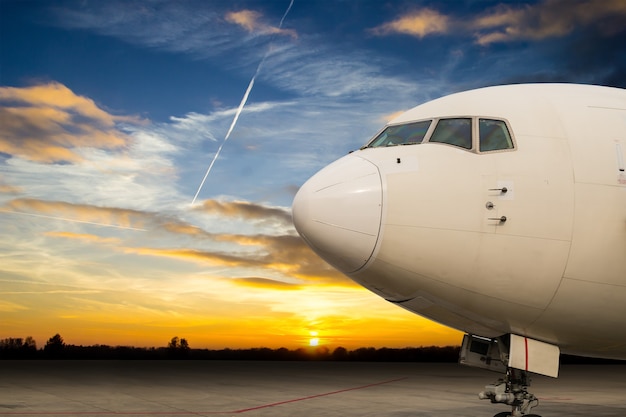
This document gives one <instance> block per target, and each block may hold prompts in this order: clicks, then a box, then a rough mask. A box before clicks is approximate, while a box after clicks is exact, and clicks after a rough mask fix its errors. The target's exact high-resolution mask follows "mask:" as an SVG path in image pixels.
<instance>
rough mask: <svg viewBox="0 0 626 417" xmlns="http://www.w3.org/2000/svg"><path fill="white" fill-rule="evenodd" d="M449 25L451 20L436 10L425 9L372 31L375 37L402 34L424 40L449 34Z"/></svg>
mask: <svg viewBox="0 0 626 417" xmlns="http://www.w3.org/2000/svg"><path fill="white" fill-rule="evenodd" d="M449 23H450V19H449V18H448V17H447V16H445V15H443V14H441V13H439V12H438V11H436V10H433V9H429V8H425V9H420V10H416V11H413V12H411V13H409V14H407V15H406V16H402V17H400V18H398V19H396V20H393V21H391V22H387V23H384V24H382V25H380V26H377V27H375V28H373V29H371V30H370V31H371V32H372V33H373V34H375V35H389V34H395V33H400V34H404V35H412V36H417V37H419V38H423V37H425V36H426V35H431V34H434V33H445V32H447V31H448V28H449Z"/></svg>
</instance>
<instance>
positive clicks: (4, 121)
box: [0, 82, 141, 164]
mask: <svg viewBox="0 0 626 417" xmlns="http://www.w3.org/2000/svg"><path fill="white" fill-rule="evenodd" d="M119 123H141V121H140V120H139V119H138V118H135V117H128V116H115V115H112V114H109V113H107V112H106V111H104V110H102V109H101V108H99V107H98V106H97V105H96V104H95V103H94V101H93V100H91V99H88V98H86V97H83V96H79V95H76V94H75V93H74V92H72V91H71V90H70V89H69V88H67V87H66V86H64V85H62V84H60V83H56V82H52V83H48V84H42V85H36V86H32V87H25V88H19V87H0V151H2V152H3V153H6V154H10V155H16V156H20V157H22V158H26V159H29V160H31V161H35V162H39V163H46V164H50V163H59V162H65V163H67V162H69V163H77V162H80V161H82V160H83V157H82V156H81V154H80V152H78V151H77V149H78V148H98V149H104V150H121V149H123V148H124V147H126V146H128V144H129V142H130V137H129V136H128V135H126V134H125V133H123V132H122V131H121V130H120V129H118V128H117V125H118V124H119Z"/></svg>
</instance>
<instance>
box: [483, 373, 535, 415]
mask: <svg viewBox="0 0 626 417" xmlns="http://www.w3.org/2000/svg"><path fill="white" fill-rule="evenodd" d="M529 386H530V376H529V373H528V372H526V371H522V370H520V369H515V368H507V370H506V377H505V379H498V381H496V382H495V383H493V384H490V385H487V386H485V390H484V391H482V392H481V393H480V394H478V398H480V399H481V400H491V402H492V403H502V404H507V405H510V406H511V407H512V409H511V412H510V413H509V412H504V413H498V414H496V415H495V416H494V417H522V416H525V417H539V416H537V415H536V414H528V412H529V411H530V410H531V409H532V408H534V407H536V406H537V405H539V400H538V399H537V397H535V395H534V394H531V393H530V392H528V387H529Z"/></svg>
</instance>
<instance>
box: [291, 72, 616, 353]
mask: <svg viewBox="0 0 626 417" xmlns="http://www.w3.org/2000/svg"><path fill="white" fill-rule="evenodd" d="M445 118H465V119H471V120H472V125H471V126H472V128H471V129H472V138H473V144H472V145H470V146H471V149H466V148H462V147H459V146H455V145H452V144H445V143H429V142H425V143H420V144H411V145H404V146H384V147H382V146H381V147H364V148H363V149H361V150H358V151H356V152H353V153H351V154H349V155H347V156H345V157H343V158H341V159H339V160H338V161H336V162H334V163H333V164H331V165H330V166H328V167H326V168H324V169H322V170H321V171H320V172H319V173H318V174H316V175H315V176H314V177H313V178H311V179H310V180H309V181H308V182H307V183H306V184H304V185H303V186H302V188H301V189H300V191H299V193H298V195H297V196H296V198H295V200H294V207H293V214H294V223H295V225H296V228H297V230H298V232H299V233H300V234H301V235H302V237H303V238H304V239H305V240H306V241H307V243H308V244H309V245H310V246H311V247H312V248H313V249H314V250H315V251H316V252H317V253H318V254H319V255H320V256H321V257H322V258H324V259H325V260H327V261H328V262H329V263H330V264H331V265H333V266H335V267H336V268H338V269H339V270H341V271H342V272H344V273H345V274H346V275H348V276H349V277H351V278H352V279H353V280H355V281H356V282H358V283H360V284H361V285H363V286H365V287H366V288H368V289H370V290H371V291H373V292H374V293H376V294H378V295H380V296H381V297H384V298H385V299H387V300H389V301H391V302H393V303H396V304H398V305H400V306H402V307H404V308H406V309H408V310H411V311H413V312H415V313H417V314H419V315H422V316H425V317H428V318H431V319H433V320H435V321H438V322H440V323H443V324H446V325H448V326H451V327H454V328H457V329H460V330H463V331H465V332H468V333H473V334H478V335H482V336H487V337H496V336H499V335H502V334H506V333H514V334H518V335H522V336H527V337H531V338H534V339H537V340H541V341H544V342H547V343H551V344H554V345H558V346H559V347H560V348H561V350H562V351H563V352H566V353H573V354H580V355H587V356H596V357H607V358H621V359H626V172H624V168H625V167H624V160H625V159H626V91H624V90H621V89H615V88H606V87H596V86H582V85H566V84H531V85H511V86H498V87H490V88H484V89H479V90H473V91H468V92H464V93H458V94H454V95H451V96H447V97H443V98H441V99H438V100H434V101H432V102H429V103H426V104H423V105H420V106H418V107H416V108H414V109H412V110H410V111H408V112H406V113H404V114H403V115H401V116H400V117H398V118H396V119H395V120H393V121H392V122H391V123H390V124H389V125H392V126H393V125H402V124H406V123H409V122H412V121H420V120H433V121H434V122H433V124H432V125H431V128H430V130H429V132H430V133H429V134H432V130H433V127H432V126H434V124H436V123H437V121H438V120H441V119H445ZM481 118H483V119H498V120H503V121H505V122H506V123H507V125H508V127H509V129H510V133H511V136H512V139H513V141H514V146H513V147H512V149H502V150H496V151H486V152H481V151H480V147H479V145H478V140H479V139H478V138H479V133H478V127H477V126H478V121H479V120H481ZM427 140H428V135H427V137H426V138H425V141H427Z"/></svg>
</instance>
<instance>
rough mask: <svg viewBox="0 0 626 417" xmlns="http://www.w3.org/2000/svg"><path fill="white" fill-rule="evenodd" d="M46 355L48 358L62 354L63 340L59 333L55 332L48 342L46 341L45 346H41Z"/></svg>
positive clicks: (58, 356) (63, 348)
mask: <svg viewBox="0 0 626 417" xmlns="http://www.w3.org/2000/svg"><path fill="white" fill-rule="evenodd" d="M43 350H44V352H45V354H46V356H48V357H50V358H60V357H62V356H63V353H64V350H65V342H64V341H63V338H62V337H61V335H60V334H58V333H57V334H55V335H54V336H52V337H51V338H50V339H48V342H46V346H44V348H43Z"/></svg>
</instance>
